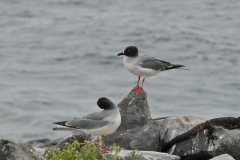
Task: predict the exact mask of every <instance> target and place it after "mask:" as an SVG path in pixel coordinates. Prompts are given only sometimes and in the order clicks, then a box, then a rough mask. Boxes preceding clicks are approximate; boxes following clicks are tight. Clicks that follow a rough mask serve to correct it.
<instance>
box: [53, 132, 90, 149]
mask: <svg viewBox="0 0 240 160" xmlns="http://www.w3.org/2000/svg"><path fill="white" fill-rule="evenodd" d="M91 139H92V137H91V136H90V135H87V134H85V133H83V132H78V133H77V134H74V135H70V136H68V137H66V138H64V139H63V140H62V141H60V142H59V143H58V144H57V145H56V146H55V147H56V148H60V149H61V150H62V149H63V147H64V145H65V143H73V142H74V141H78V142H80V143H83V142H84V141H85V140H88V141H91Z"/></svg>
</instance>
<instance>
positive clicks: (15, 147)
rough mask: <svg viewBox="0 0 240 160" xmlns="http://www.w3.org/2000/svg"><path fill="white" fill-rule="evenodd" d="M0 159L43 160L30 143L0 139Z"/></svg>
mask: <svg viewBox="0 0 240 160" xmlns="http://www.w3.org/2000/svg"><path fill="white" fill-rule="evenodd" d="M0 160H45V158H44V157H43V155H41V154H40V153H39V152H37V151H36V150H35V149H33V148H32V146H31V145H28V144H21V143H15V142H14V141H11V140H7V139H1V140H0Z"/></svg>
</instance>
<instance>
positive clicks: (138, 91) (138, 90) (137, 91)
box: [136, 78, 145, 94]
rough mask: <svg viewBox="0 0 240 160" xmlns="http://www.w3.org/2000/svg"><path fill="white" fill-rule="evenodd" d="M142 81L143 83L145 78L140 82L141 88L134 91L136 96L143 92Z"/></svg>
mask: <svg viewBox="0 0 240 160" xmlns="http://www.w3.org/2000/svg"><path fill="white" fill-rule="evenodd" d="M144 81H145V78H143V80H142V86H141V87H139V88H138V89H137V90H136V94H138V93H142V91H143V89H142V87H143V84H144Z"/></svg>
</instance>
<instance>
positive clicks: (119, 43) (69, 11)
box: [0, 0, 240, 142]
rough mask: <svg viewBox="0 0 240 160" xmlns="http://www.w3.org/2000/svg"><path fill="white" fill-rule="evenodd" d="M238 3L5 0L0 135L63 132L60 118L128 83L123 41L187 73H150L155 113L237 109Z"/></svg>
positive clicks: (131, 79) (0, 26) (208, 114)
mask: <svg viewBox="0 0 240 160" xmlns="http://www.w3.org/2000/svg"><path fill="white" fill-rule="evenodd" d="M239 7H240V1H237V0H231V1H224V0H221V1H220V0H219V1H211V0H210V1H207V2H206V1H204V0H195V1H192V0H183V1H169V0H152V1H145V0H130V1H127V2H124V3H123V2H122V1H120V0H119V1H114V2H113V1H112V0H105V1H104V0H98V1H91V2H89V1H88V2H87V1H83V0H41V1H38V0H21V1H19V0H2V1H1V2H0V12H1V14H0V19H1V20H0V91H1V92H0V97H1V98H0V117H1V119H0V127H1V130H0V138H10V139H14V140H16V141H19V142H26V141H28V140H32V139H39V138H61V137H64V136H67V135H69V134H70V133H69V132H64V131H62V132H61V131H59V132H53V131H52V128H53V127H54V125H53V124H52V123H53V122H55V121H59V120H68V119H70V118H73V117H82V116H84V115H86V114H87V113H89V112H93V111H98V110H99V108H98V107H97V105H96V102H97V100H98V98H99V97H103V96H105V97H108V98H110V99H111V100H113V101H114V102H115V103H116V104H118V103H119V102H120V101H121V100H122V99H123V98H124V97H125V96H126V95H127V94H128V93H129V92H130V90H131V88H132V87H134V85H135V83H136V82H137V76H134V75H132V74H131V73H130V72H128V71H127V70H126V69H125V68H124V66H123V64H122V58H123V57H116V55H117V53H119V52H121V51H123V50H124V49H125V47H126V46H129V45H136V46H137V47H138V48H139V51H140V53H143V54H148V55H151V56H155V57H157V58H159V59H162V60H166V61H170V62H172V63H176V64H183V65H185V66H187V68H189V69H190V70H191V71H184V70H181V71H170V72H163V73H160V74H159V75H158V76H155V77H150V78H147V79H146V81H145V85H144V89H145V90H146V91H147V93H148V103H149V106H150V109H151V112H152V117H154V118H157V117H163V116H173V115H179V116H181V115H192V116H200V117H205V118H214V117H222V116H239V115H240V109H239V108H240V105H239V104H240V81H239V80H240V27H239V26H240V20H239V15H240V9H239Z"/></svg>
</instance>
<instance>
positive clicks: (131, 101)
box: [105, 90, 159, 151]
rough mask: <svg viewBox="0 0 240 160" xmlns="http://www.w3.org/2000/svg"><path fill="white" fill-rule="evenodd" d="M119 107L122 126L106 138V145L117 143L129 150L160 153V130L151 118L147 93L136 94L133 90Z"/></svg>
mask: <svg viewBox="0 0 240 160" xmlns="http://www.w3.org/2000/svg"><path fill="white" fill-rule="evenodd" d="M118 107H119V109H120V113H121V118H122V121H121V125H120V127H119V128H118V129H117V131H116V132H114V133H113V134H111V135H108V136H106V137H105V143H106V144H107V145H112V144H113V143H116V144H117V145H118V146H120V147H123V148H124V149H129V150H131V149H132V148H134V149H138V150H144V151H159V128H158V126H157V125H156V124H155V123H154V121H153V119H152V118H151V114H150V110H149V106H148V103H147V94H146V92H145V91H143V93H141V94H135V92H134V90H132V91H131V92H130V93H129V94H128V95H127V97H125V98H124V99H123V100H122V101H121V102H120V103H119V104H118Z"/></svg>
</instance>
